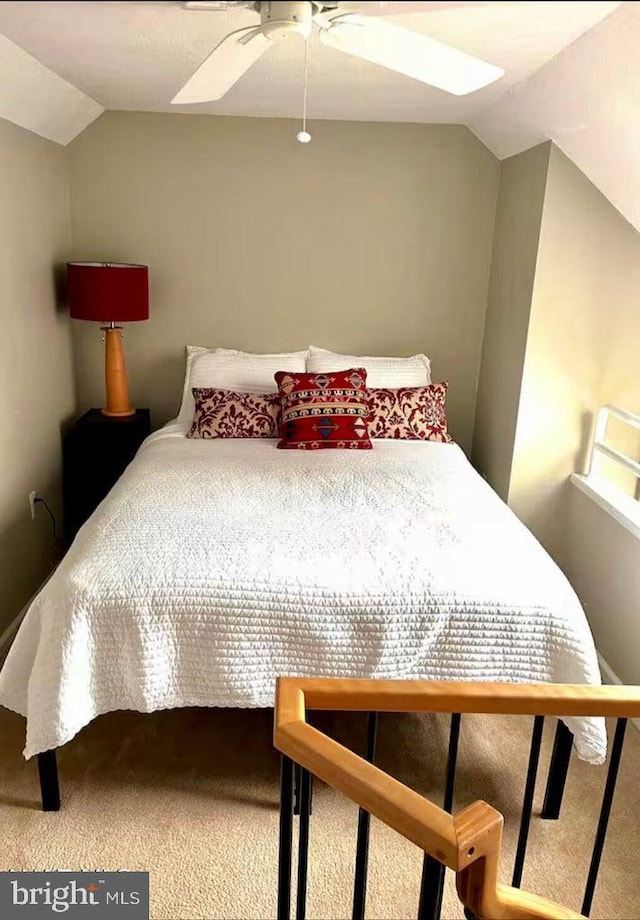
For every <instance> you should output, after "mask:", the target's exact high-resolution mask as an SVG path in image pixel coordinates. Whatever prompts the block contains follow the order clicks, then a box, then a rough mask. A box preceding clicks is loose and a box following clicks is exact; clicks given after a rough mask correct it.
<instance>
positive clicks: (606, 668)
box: [598, 652, 640, 731]
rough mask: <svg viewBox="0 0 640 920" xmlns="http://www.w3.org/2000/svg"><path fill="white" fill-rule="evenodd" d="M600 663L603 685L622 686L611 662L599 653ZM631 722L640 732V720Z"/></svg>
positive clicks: (631, 720)
mask: <svg viewBox="0 0 640 920" xmlns="http://www.w3.org/2000/svg"><path fill="white" fill-rule="evenodd" d="M598 663H599V665H600V674H601V675H602V683H603V684H613V685H615V686H616V687H621V686H622V681H621V680H620V678H619V677H618V675H617V674H616V672H615V671H614V670H613V668H612V667H611V665H610V664H609V662H608V661H607V660H606V659H605V658H603V657H602V655H601V654H600V652H598ZM629 721H630V722H632V723H633V724H634V726H635V727H636V728H637V729H638V731H640V719H630V720H629Z"/></svg>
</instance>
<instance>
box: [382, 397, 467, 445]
mask: <svg viewBox="0 0 640 920" xmlns="http://www.w3.org/2000/svg"><path fill="white" fill-rule="evenodd" d="M448 386H449V384H448V383H431V384H429V386H426V387H402V388H401V389H399V390H369V391H368V392H369V406H370V409H371V414H370V415H369V434H370V436H371V437H372V438H397V439H400V440H403V441H418V440H419V441H441V442H443V443H446V444H448V443H450V442H451V441H452V440H453V439H452V437H451V435H450V434H449V432H448V431H447V416H446V411H445V401H446V398H447V387H448Z"/></svg>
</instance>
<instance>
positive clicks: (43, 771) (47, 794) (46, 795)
mask: <svg viewBox="0 0 640 920" xmlns="http://www.w3.org/2000/svg"><path fill="white" fill-rule="evenodd" d="M38 774H39V776H40V794H41V796H42V810H43V811H59V810H60V785H59V783H58V763H57V760H56V752H55V751H43V753H42V754H38Z"/></svg>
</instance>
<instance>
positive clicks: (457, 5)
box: [338, 0, 489, 16]
mask: <svg viewBox="0 0 640 920" xmlns="http://www.w3.org/2000/svg"><path fill="white" fill-rule="evenodd" d="M488 5H489V4H488V0H484V2H482V0H478V2H473V0H471V2H466V0H457V2H456V0H451V2H450V3H446V2H444V3H440V2H439V0H434V2H432V3H428V2H426V3H420V2H415V3H411V2H408V3H400V2H396V0H389V2H387V3H385V2H383V0H381V2H379V3H376V2H372V0H363V2H355V0H354V2H353V3H352V2H351V0H344V2H343V0H338V7H339V8H340V9H341V10H344V12H345V13H360V14H362V15H363V16H397V15H398V14H399V13H433V12H435V11H436V10H455V9H464V8H465V7H468V6H488Z"/></svg>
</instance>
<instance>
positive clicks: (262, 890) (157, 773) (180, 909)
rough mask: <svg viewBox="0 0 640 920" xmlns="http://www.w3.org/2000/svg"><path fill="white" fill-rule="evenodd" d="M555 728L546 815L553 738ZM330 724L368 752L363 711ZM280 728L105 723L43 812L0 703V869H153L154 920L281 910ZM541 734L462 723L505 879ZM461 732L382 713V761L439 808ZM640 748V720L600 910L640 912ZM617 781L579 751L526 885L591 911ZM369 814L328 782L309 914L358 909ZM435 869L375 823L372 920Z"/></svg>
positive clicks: (539, 838)
mask: <svg viewBox="0 0 640 920" xmlns="http://www.w3.org/2000/svg"><path fill="white" fill-rule="evenodd" d="M548 721H549V724H547V725H546V727H545V741H544V749H543V754H542V759H541V768H540V774H539V782H538V789H537V793H536V805H535V810H536V812H537V810H538V809H539V807H540V804H541V799H542V794H543V784H544V779H545V776H546V769H547V764H548V760H549V753H550V746H551V741H552V737H553V726H552V724H550V723H551V721H552V720H548ZM316 724H317V725H318V727H321V728H323V729H325V730H328V731H329V733H330V734H333V735H334V736H335V737H337V738H338V739H339V740H341V741H343V742H344V743H347V744H349V745H350V746H352V747H354V748H355V749H356V750H360V749H361V747H362V745H363V744H364V728H365V717H364V716H363V715H353V714H346V715H340V716H329V715H327V714H324V715H321V716H318V717H317V718H316ZM271 727H272V714H271V713H268V712H264V711H235V710H234V711H205V710H178V711H173V712H162V713H155V714H153V715H139V714H136V713H128V712H120V713H114V714H112V715H109V716H104V717H103V718H101V719H98V720H97V721H96V722H94V723H93V724H92V725H90V726H89V727H88V728H87V729H85V730H84V731H83V732H82V733H81V734H80V735H79V737H78V738H76V739H75V740H74V741H72V742H71V743H70V744H69V745H67V746H66V748H64V749H63V750H62V752H61V753H60V757H59V760H60V774H61V781H62V794H63V809H62V811H60V812H59V813H57V814H43V813H42V812H41V811H39V810H38V786H37V778H36V774H37V770H36V764H35V762H29V763H27V764H25V763H24V761H23V760H22V757H21V754H20V751H21V750H22V746H23V739H24V723H23V720H22V719H21V718H19V717H18V716H15V715H13V714H11V713H8V712H5V711H4V710H0V738H1V739H2V745H1V753H0V782H1V785H0V813H1V815H2V819H1V825H0V826H1V833H2V847H1V851H0V852H1V855H0V862H1V865H0V868H2V869H6V868H15V869H48V868H52V869H55V868H66V869H121V868H126V869H143V870H148V871H149V872H150V882H151V913H152V917H153V918H155V920H178V918H184V920H187V918H206V920H213V918H226V920H231V918H272V917H274V915H275V896H276V860H277V836H278V771H279V760H278V756H277V754H276V753H275V752H274V751H273V749H272V747H271ZM530 732H531V721H530V720H528V719H522V718H514V717H486V716H465V717H463V722H462V734H461V746H460V759H459V768H458V774H457V787H456V808H458V807H461V806H463V805H465V804H468V803H469V802H471V801H473V800H474V799H476V798H484V799H486V800H487V801H489V802H491V804H493V805H494V806H495V807H497V808H499V809H500V810H501V811H502V812H503V813H504V814H505V816H506V837H507V845H508V855H507V860H506V865H505V867H504V878H505V880H508V878H509V873H510V870H511V866H512V854H513V843H514V839H515V835H516V833H517V820H518V818H517V816H518V815H519V810H520V805H521V800H522V793H523V787H524V777H525V770H526V760H527V756H528V747H529V738H530ZM610 734H611V733H610ZM447 738H448V723H447V720H446V719H445V718H440V717H438V718H435V717H431V716H428V717H426V716H425V717H419V716H409V715H407V716H395V715H383V716H381V719H380V739H379V763H380V764H381V765H382V766H383V767H384V768H385V769H387V770H388V771H389V772H391V773H393V774H394V775H396V776H398V777H399V778H400V779H402V780H403V781H404V782H407V783H408V784H409V785H412V786H413V787H414V788H416V789H418V790H419V791H420V792H422V793H424V794H425V795H428V796H429V797H431V798H433V799H434V800H435V801H440V799H441V795H442V780H443V776H442V774H443V773H444V759H445V757H446V745H447ZM639 754H640V735H639V734H638V732H637V731H636V729H635V728H634V727H633V726H629V729H628V731H627V742H626V746H625V753H624V757H623V763H622V769H621V776H620V781H619V784H618V790H617V794H616V800H615V802H614V810H613V815H612V823H611V826H610V834H609V838H608V841H607V846H606V849H605V855H604V860H603V866H602V872H601V876H600V881H599V884H598V889H597V892H596V898H595V902H594V908H593V911H592V916H593V917H601V918H614V917H625V918H638V917H640V886H639V884H638V881H639V879H638V875H639V871H638V870H639V860H638V854H639V852H640V846H639V845H640V831H639V830H638V814H639V811H638V805H639V801H638V800H639V797H640V786H639V785H638V782H637V775H638V773H637V767H638V764H639V763H640V759H639ZM604 774H605V770H604V768H597V767H589V766H587V765H585V764H582V763H580V762H579V761H578V760H577V759H576V758H575V757H574V759H573V762H572V767H571V771H570V774H569V782H568V791H567V795H566V799H565V807H564V810H563V815H562V817H561V820H560V821H558V822H543V821H541V820H540V818H538V817H534V819H533V824H532V831H531V837H530V849H529V854H528V857H527V863H526V866H525V876H524V887H527V888H530V889H531V890H534V891H536V892H538V893H540V894H544V895H546V896H548V897H553V898H556V899H560V900H562V901H564V902H566V903H567V904H569V905H571V906H573V907H576V908H579V906H580V903H581V898H582V890H583V886H584V880H585V878H586V873H587V867H588V862H589V858H590V853H591V847H592V842H593V837H594V832H595V824H596V820H597V815H598V811H599V807H600V799H601V795H602V787H603V782H604ZM356 820H357V814H356V808H355V806H354V805H352V804H351V803H350V802H348V801H347V800H345V799H344V798H343V797H342V796H340V795H339V794H337V793H335V792H333V790H331V789H329V788H327V787H326V786H323V785H321V784H317V785H316V790H315V798H314V813H313V818H312V825H311V849H310V879H309V900H308V916H309V918H343V917H348V916H349V914H350V899H351V891H352V880H353V856H354V844H355V832H356ZM420 867H421V855H420V853H419V852H418V851H417V850H416V848H415V847H413V845H411V844H408V843H405V842H404V841H403V840H401V839H400V838H399V837H397V836H396V835H395V834H393V833H392V832H390V831H388V830H387V829H386V828H385V827H383V826H382V825H380V824H379V823H377V822H373V827H372V839H371V859H370V887H369V898H368V903H367V916H368V917H371V918H374V917H376V918H394V920H400V918H410V917H415V916H416V906H417V898H418V891H419V884H420ZM449 876H450V873H449ZM452 881H453V880H452V878H451V877H449V878H448V881H447V890H446V900H445V906H444V910H443V917H445V918H452V920H453V918H459V917H461V916H462V914H461V910H460V907H459V904H458V901H457V899H456V896H455V889H454V886H453V884H452Z"/></svg>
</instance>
